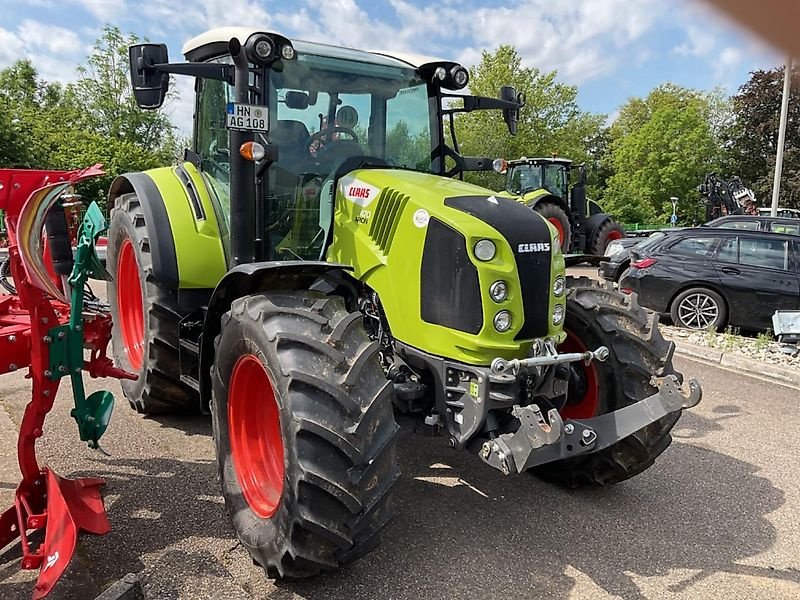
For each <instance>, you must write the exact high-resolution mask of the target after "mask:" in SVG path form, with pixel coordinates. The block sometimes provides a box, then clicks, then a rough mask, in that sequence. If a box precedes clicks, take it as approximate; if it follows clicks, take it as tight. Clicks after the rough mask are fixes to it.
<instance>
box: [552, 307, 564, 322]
mask: <svg viewBox="0 0 800 600" xmlns="http://www.w3.org/2000/svg"><path fill="white" fill-rule="evenodd" d="M563 320H564V305H563V304H556V307H555V308H554V309H553V325H561V321H563Z"/></svg>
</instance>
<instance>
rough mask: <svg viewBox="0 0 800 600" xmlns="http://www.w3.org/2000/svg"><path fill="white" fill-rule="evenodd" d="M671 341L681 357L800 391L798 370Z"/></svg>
mask: <svg viewBox="0 0 800 600" xmlns="http://www.w3.org/2000/svg"><path fill="white" fill-rule="evenodd" d="M670 341H672V342H673V343H674V344H675V353H676V354H678V355H680V356H686V357H688V358H693V359H695V360H699V361H701V362H704V363H709V364H712V365H716V366H719V367H722V368H723V369H728V370H729V371H735V372H737V373H739V374H741V375H746V376H748V377H753V378H755V379H761V380H764V381H769V382H772V383H777V384H780V385H785V386H786V387H790V388H793V389H797V390H800V371H798V370H797V369H793V368H790V367H780V366H777V365H771V364H769V363H765V362H762V361H760V360H755V359H752V358H747V357H745V356H740V355H738V354H731V353H728V352H721V351H719V350H715V349H713V348H706V347H704V346H696V345H694V344H689V343H688V342H683V341H680V340H676V339H672V340H670Z"/></svg>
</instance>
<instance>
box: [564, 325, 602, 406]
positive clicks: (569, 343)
mask: <svg viewBox="0 0 800 600" xmlns="http://www.w3.org/2000/svg"><path fill="white" fill-rule="evenodd" d="M558 350H559V352H565V353H566V352H586V346H585V344H584V343H583V342H582V341H581V340H580V338H578V337H577V336H576V335H575V334H573V333H572V332H571V331H567V339H566V340H565V341H564V343H563V344H561V345H560V346H559V347H558ZM573 364H574V367H575V368H577V369H582V371H583V376H584V379H585V382H586V392H585V393H584V395H583V398H582V399H581V400H580V401H579V402H577V403H574V404H566V405H564V408H562V409H561V416H562V417H563V418H565V419H589V418H591V417H594V416H595V415H596V414H597V409H598V407H599V405H600V386H599V385H598V377H597V368H596V367H595V365H594V363H593V362H592V363H589V364H588V365H586V364H584V363H583V362H577V363H573Z"/></svg>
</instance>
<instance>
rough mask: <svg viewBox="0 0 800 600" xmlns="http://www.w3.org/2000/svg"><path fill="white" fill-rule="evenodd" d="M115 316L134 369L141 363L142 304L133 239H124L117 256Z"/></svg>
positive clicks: (142, 354) (142, 345)
mask: <svg viewBox="0 0 800 600" xmlns="http://www.w3.org/2000/svg"><path fill="white" fill-rule="evenodd" d="M117 316H118V320H119V327H120V333H121V334H122V335H121V337H122V346H123V349H124V351H125V355H126V356H127V358H128V362H129V363H130V365H131V367H132V368H133V370H134V371H138V370H139V369H141V368H142V363H143V362H144V304H143V300H142V283H141V280H140V279H139V263H138V262H137V261H136V250H135V249H134V247H133V242H131V240H130V239H129V238H125V240H123V242H122V244H121V245H120V248H119V257H118V258H117Z"/></svg>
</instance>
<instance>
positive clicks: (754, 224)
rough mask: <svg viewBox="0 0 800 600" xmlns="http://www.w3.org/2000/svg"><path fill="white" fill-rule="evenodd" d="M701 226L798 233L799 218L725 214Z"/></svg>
mask: <svg viewBox="0 0 800 600" xmlns="http://www.w3.org/2000/svg"><path fill="white" fill-rule="evenodd" d="M703 227H724V228H726V229H747V230H749V231H772V232H773V233H786V234H789V235H800V219H795V218H792V217H771V216H769V215H766V216H757V217H756V216H753V215H727V216H725V217H720V218H719V219H714V220H713V221H709V222H708V223H706V224H705V225H704V226H703Z"/></svg>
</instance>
